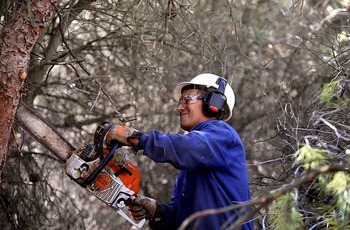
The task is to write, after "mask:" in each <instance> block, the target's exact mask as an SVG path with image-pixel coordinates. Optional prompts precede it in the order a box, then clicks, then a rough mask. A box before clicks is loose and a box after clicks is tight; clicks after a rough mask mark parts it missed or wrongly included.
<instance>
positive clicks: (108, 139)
mask: <svg viewBox="0 0 350 230" xmlns="http://www.w3.org/2000/svg"><path fill="white" fill-rule="evenodd" d="M140 136H141V133H140V132H139V131H137V130H136V129H134V128H130V127H128V126H124V125H114V126H113V127H112V128H111V129H110V130H109V131H108V132H107V135H106V136H105V139H104V141H103V145H104V147H111V144H112V143H113V141H118V142H120V143H121V144H122V145H127V146H131V145H135V143H134V141H133V140H131V139H137V143H138V138H140Z"/></svg>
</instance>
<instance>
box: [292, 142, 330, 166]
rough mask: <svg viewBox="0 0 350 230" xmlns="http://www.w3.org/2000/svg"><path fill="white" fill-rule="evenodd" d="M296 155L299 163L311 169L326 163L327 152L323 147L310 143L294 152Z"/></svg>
mask: <svg viewBox="0 0 350 230" xmlns="http://www.w3.org/2000/svg"><path fill="white" fill-rule="evenodd" d="M294 157H295V160H296V163H297V164H300V165H303V167H304V168H305V169H306V170H310V169H314V168H316V167H320V166H322V165H324V164H325V162H326V159H327V152H326V151H325V150H323V149H317V148H313V147H311V146H310V145H309V144H305V145H304V146H303V147H302V148H300V149H299V150H298V151H297V152H296V153H294Z"/></svg>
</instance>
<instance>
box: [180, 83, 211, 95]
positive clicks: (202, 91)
mask: <svg viewBox="0 0 350 230" xmlns="http://www.w3.org/2000/svg"><path fill="white" fill-rule="evenodd" d="M186 89H198V90H199V94H200V96H203V97H206V96H207V95H208V93H210V92H213V91H215V88H214V87H209V88H207V87H206V86H204V85H195V84H191V85H186V86H185V87H183V88H182V90H181V93H183V91H185V90H186Z"/></svg>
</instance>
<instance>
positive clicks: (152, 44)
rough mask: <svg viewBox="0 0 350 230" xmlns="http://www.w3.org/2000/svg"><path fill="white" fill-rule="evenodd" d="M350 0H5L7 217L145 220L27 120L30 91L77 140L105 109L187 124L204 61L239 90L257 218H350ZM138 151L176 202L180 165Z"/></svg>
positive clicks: (41, 223) (260, 225) (147, 189)
mask: <svg viewBox="0 0 350 230" xmlns="http://www.w3.org/2000/svg"><path fill="white" fill-rule="evenodd" d="M349 6H350V1H349V0H333V1H330V0H322V1H321V0H319V1H318V0H310V1H303V0H283V1H282V0H281V1H278V0H274V1H272V0H254V1H246V0H240V1H233V0H226V1H224V0H215V1H209V0H203V1H195V0H194V1H192V0H156V1H142V0H137V1H134V0H130V1H118V0H96V1H94V0H72V1H67V0H62V1H55V0H52V1H48V0H37V1H30V0H23V1H19V0H2V1H0V86H1V87H0V101H1V107H0V130H1V132H0V133H1V134H0V150H1V151H0V156H1V157H0V171H1V173H2V174H1V184H0V186H1V188H0V217H1V218H0V227H1V229H133V227H132V226H131V225H130V224H129V223H127V222H126V221H125V220H124V219H122V218H121V217H120V216H118V215H117V214H115V213H113V211H112V210H111V209H110V208H109V207H107V206H106V205H104V204H102V203H101V202H100V201H98V200H97V199H96V198H94V197H93V196H91V194H89V193H87V192H86V191H85V190H84V189H83V188H81V187H79V186H78V185H77V184H75V183H74V182H73V181H71V180H70V179H69V178H67V176H66V175H65V174H64V172H63V170H62V164H61V163H60V162H59V161H58V160H57V159H56V158H55V157H54V156H53V155H52V154H50V153H49V152H48V151H47V150H45V149H44V148H42V147H41V145H40V144H38V142H36V141H34V140H33V139H32V137H31V136H29V135H28V134H27V133H25V132H24V131H23V130H22V129H21V128H20V127H19V126H18V125H16V123H15V113H16V109H17V106H18V103H19V100H23V101H25V102H26V103H27V104H30V105H31V106H32V107H33V108H35V110H36V111H37V112H38V113H39V114H40V115H42V116H43V117H44V118H45V119H46V120H47V121H48V122H49V123H50V124H51V125H52V126H54V127H55V128H56V129H57V130H58V131H59V133H60V134H61V135H62V136H64V137H65V138H66V139H67V140H68V141H69V142H70V143H71V144H72V145H73V146H79V145H81V144H87V143H89V142H91V141H92V136H93V132H94V130H95V128H96V127H97V125H98V124H99V123H100V122H102V121H105V120H109V121H112V122H113V123H116V124H119V123H122V122H123V121H126V124H127V125H130V126H132V127H134V128H137V129H139V130H140V131H142V132H148V131H150V130H152V129H157V130H160V131H162V132H165V133H171V134H175V133H182V132H183V131H182V130H181V129H180V127H179V118H178V114H177V112H176V105H177V102H176V101H174V100H173V99H172V90H173V88H174V86H175V85H176V84H177V83H179V82H181V81H187V80H190V79H191V78H192V77H194V76H195V75H197V74H199V73H204V72H211V73H216V74H218V75H221V76H224V77H226V78H227V79H228V82H229V83H230V84H231V86H232V88H233V89H234V91H235V94H236V104H235V108H234V111H233V117H232V119H231V120H229V122H228V123H229V124H230V125H232V126H233V127H234V128H235V129H236V130H237V132H238V133H239V135H240V136H241V137H242V140H243V142H244V145H245V148H246V157H247V167H248V170H249V183H250V188H251V194H252V202H251V203H249V204H246V205H248V206H251V207H252V208H253V211H254V212H253V213H252V216H251V217H253V218H254V220H255V227H256V229H348V228H349V227H348V226H349V223H350V218H349V216H350V175H349V172H350V171H349V154H350V149H349V143H350V136H349V131H350V124H349V118H350V115H349V80H350V79H349V76H350V72H349V58H348V57H349V48H350V43H349V35H350V33H349V32H350V30H349V19H350V17H349V16H350V14H349V8H348V7H349ZM132 161H133V162H134V164H136V165H137V167H138V168H139V169H140V171H141V172H142V177H141V191H140V193H141V194H144V195H147V196H150V197H153V198H156V199H157V200H158V201H159V202H167V201H168V200H169V198H170V194H171V189H172V186H173V183H174V179H175V177H176V175H177V174H178V171H177V170H176V169H174V168H173V167H171V166H170V165H168V164H155V163H154V162H152V161H151V160H150V159H148V158H147V157H144V156H141V155H140V154H139V155H137V156H135V157H133V159H132ZM144 229H147V226H146V225H145V227H144ZM231 229H234V228H231Z"/></svg>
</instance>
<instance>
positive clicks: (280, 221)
mask: <svg viewBox="0 0 350 230" xmlns="http://www.w3.org/2000/svg"><path fill="white" fill-rule="evenodd" d="M296 204H297V199H296V195H295V194H294V193H288V194H286V195H284V196H282V197H280V198H279V199H277V200H276V202H275V204H274V205H272V206H271V211H270V214H271V220H272V225H273V226H274V227H275V228H276V229H286V230H294V229H301V226H302V214H301V213H299V212H298V211H297V210H296V208H295V207H296Z"/></svg>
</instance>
